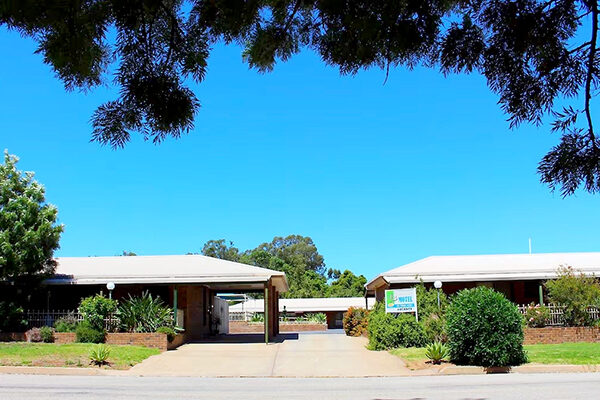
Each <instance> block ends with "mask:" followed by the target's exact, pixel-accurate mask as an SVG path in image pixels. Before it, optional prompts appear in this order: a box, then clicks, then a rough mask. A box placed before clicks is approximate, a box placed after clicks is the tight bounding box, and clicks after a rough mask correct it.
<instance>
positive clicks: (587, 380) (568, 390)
mask: <svg viewBox="0 0 600 400" xmlns="http://www.w3.org/2000/svg"><path fill="white" fill-rule="evenodd" d="M599 384H600V374H591V373H589V374H585V373H581V374H522V375H519V374H509V375H472V376H469V375H460V376H428V377H401V378H304V379H303V378H155V377H122V376H90V377H83V376H45V375H0V399H2V400H13V399H28V400H29V399H36V400H46V399H52V400H57V399H102V400H106V399H111V400H115V399H144V400H153V399H160V400H166V399H168V400H170V399H236V400H254V399H260V400H265V399H278V400H281V399H303V400H304V399H309V400H327V399H344V400H352V399H381V400H408V399H412V400H416V399H453V400H454V399H470V400H475V399H502V400H512V399H514V400H527V399H544V400H550V399H596V398H598V396H599V395H598V388H599V387H600V386H599Z"/></svg>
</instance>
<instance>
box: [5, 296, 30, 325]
mask: <svg viewBox="0 0 600 400" xmlns="http://www.w3.org/2000/svg"><path fill="white" fill-rule="evenodd" d="M26 328H27V319H26V318H25V314H24V312H23V308H22V307H19V306H17V305H16V304H15V303H13V302H9V301H0V332H23V331H24V330H25V329H26Z"/></svg>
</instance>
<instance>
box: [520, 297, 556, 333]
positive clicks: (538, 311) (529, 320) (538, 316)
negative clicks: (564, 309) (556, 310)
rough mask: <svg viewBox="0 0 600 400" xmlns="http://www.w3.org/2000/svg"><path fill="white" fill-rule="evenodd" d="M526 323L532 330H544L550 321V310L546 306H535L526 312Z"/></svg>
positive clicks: (529, 307) (528, 307) (531, 305)
mask: <svg viewBox="0 0 600 400" xmlns="http://www.w3.org/2000/svg"><path fill="white" fill-rule="evenodd" d="M524 318H525V323H526V324H527V326H528V327H530V328H543V327H544V326H546V325H547V324H548V321H550V309H548V307H546V306H544V305H539V304H533V303H531V304H530V305H528V306H527V309H526V310H525V315H524Z"/></svg>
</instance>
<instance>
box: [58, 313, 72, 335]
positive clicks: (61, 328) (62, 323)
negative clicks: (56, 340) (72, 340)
mask: <svg viewBox="0 0 600 400" xmlns="http://www.w3.org/2000/svg"><path fill="white" fill-rule="evenodd" d="M76 328H77V318H75V316H74V315H69V316H66V317H62V318H59V319H57V320H56V321H55V322H54V330H55V331H56V332H75V329H76Z"/></svg>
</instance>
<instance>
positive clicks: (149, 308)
mask: <svg viewBox="0 0 600 400" xmlns="http://www.w3.org/2000/svg"><path fill="white" fill-rule="evenodd" d="M117 316H118V317H119V320H120V325H121V329H122V330H124V331H127V332H156V330H157V329H158V328H160V327H161V326H168V327H172V326H173V310H172V309H171V308H170V307H167V306H166V305H165V304H164V303H163V302H162V300H161V299H160V297H156V298H153V297H152V295H151V294H150V293H149V292H144V293H142V295H141V296H139V297H131V296H129V299H127V300H125V301H124V302H122V303H121V305H120V306H119V309H118V311H117Z"/></svg>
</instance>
